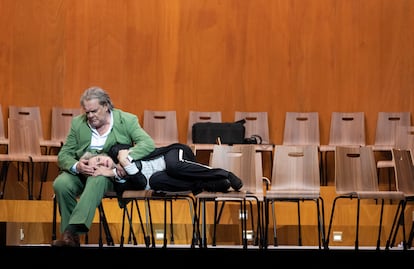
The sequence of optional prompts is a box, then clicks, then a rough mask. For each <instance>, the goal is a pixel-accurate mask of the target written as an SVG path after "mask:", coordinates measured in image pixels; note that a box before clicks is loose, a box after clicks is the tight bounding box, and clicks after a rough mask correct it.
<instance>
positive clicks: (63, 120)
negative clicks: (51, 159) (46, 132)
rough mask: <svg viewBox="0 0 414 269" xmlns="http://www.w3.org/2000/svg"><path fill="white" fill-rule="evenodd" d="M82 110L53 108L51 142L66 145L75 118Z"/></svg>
mask: <svg viewBox="0 0 414 269" xmlns="http://www.w3.org/2000/svg"><path fill="white" fill-rule="evenodd" d="M81 113H82V110H81V109H80V108H63V107H53V108H52V125H51V136H50V138H51V140H54V141H59V142H61V143H64V142H65V141H66V137H67V135H68V133H69V130H70V126H71V122H72V119H73V117H75V116H77V115H80V114H81Z"/></svg>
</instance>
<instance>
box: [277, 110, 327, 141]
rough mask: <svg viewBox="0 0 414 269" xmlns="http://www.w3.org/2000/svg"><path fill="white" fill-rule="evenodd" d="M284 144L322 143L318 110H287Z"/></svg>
mask: <svg viewBox="0 0 414 269" xmlns="http://www.w3.org/2000/svg"><path fill="white" fill-rule="evenodd" d="M283 145H318V146H319V145H320V130H319V113H318V112H286V116H285V127H284V131H283Z"/></svg>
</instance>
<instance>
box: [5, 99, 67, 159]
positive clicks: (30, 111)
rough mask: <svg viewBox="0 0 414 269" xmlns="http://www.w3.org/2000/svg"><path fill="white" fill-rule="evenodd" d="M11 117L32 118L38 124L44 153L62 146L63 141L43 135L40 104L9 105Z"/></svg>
mask: <svg viewBox="0 0 414 269" xmlns="http://www.w3.org/2000/svg"><path fill="white" fill-rule="evenodd" d="M9 118H25V119H32V120H34V121H35V122H36V124H37V129H38V133H39V135H38V136H39V141H40V146H41V148H42V151H43V153H44V154H47V153H48V151H49V148H50V147H60V146H61V143H60V142H58V141H52V140H50V139H45V138H44V135H43V125H42V118H41V114H40V107H38V106H9Z"/></svg>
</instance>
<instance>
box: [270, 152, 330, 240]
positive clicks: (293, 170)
mask: <svg viewBox="0 0 414 269" xmlns="http://www.w3.org/2000/svg"><path fill="white" fill-rule="evenodd" d="M304 201H314V202H315V204H316V219H317V229H318V245H319V248H321V247H322V245H323V244H324V241H325V225H324V219H325V217H324V216H325V213H324V202H323V199H322V196H321V194H320V176H319V150H318V146H317V145H296V146H293V145H276V147H275V158H274V164H273V172H272V180H271V188H270V189H269V190H267V191H266V195H265V203H264V204H265V205H264V208H265V209H264V212H265V216H266V220H265V229H264V230H265V232H266V235H265V236H264V239H265V247H267V245H268V244H267V238H268V236H267V231H268V223H269V214H270V213H272V216H273V244H274V246H278V244H279V243H278V238H277V233H276V230H277V227H276V224H277V223H276V216H277V213H275V203H276V202H294V203H297V212H298V215H297V217H298V245H299V246H302V230H301V218H300V217H301V213H300V202H304ZM270 204H271V205H272V209H271V210H270V212H269V205H270Z"/></svg>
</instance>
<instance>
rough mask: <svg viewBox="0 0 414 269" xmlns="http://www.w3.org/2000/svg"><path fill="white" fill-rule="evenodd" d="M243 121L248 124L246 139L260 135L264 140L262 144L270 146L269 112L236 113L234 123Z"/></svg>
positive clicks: (246, 125)
mask: <svg viewBox="0 0 414 269" xmlns="http://www.w3.org/2000/svg"><path fill="white" fill-rule="evenodd" d="M242 119H244V120H246V123H245V124H244V126H245V127H246V133H245V137H246V138H249V137H251V136H253V135H259V136H260V137H261V139H262V141H261V142H262V144H270V135H269V120H268V114H267V111H259V112H247V111H236V112H235V114H234V121H239V120H242Z"/></svg>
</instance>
